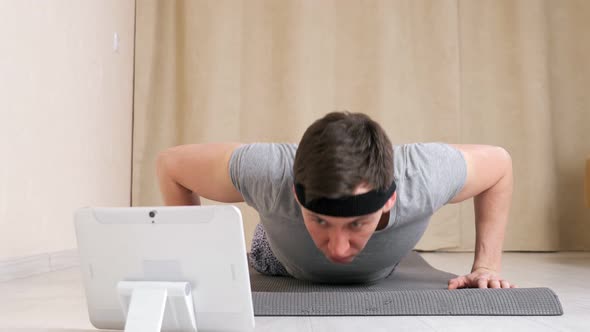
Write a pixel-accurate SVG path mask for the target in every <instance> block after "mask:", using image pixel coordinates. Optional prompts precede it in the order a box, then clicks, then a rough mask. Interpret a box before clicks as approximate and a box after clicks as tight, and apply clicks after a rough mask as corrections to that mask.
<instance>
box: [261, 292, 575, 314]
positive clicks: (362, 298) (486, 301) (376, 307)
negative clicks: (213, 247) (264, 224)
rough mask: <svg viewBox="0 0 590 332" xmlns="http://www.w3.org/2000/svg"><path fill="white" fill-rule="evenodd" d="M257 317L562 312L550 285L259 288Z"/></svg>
mask: <svg viewBox="0 0 590 332" xmlns="http://www.w3.org/2000/svg"><path fill="white" fill-rule="evenodd" d="M252 298H253V302H254V314H255V315H256V316H560V315H563V308H562V306H561V303H560V301H559V299H558V297H557V295H556V294H555V293H554V292H553V291H552V290H551V289H549V288H514V289H473V288H471V289H458V290H446V289H436V290H397V291H379V292H364V293H343V292H313V293H271V292H268V293H267V292H253V293H252Z"/></svg>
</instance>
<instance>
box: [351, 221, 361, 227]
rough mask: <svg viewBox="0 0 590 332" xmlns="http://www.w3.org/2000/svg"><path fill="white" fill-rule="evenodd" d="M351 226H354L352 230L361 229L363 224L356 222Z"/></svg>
mask: <svg viewBox="0 0 590 332" xmlns="http://www.w3.org/2000/svg"><path fill="white" fill-rule="evenodd" d="M350 225H351V226H352V228H359V227H361V226H362V225H363V224H361V223H359V222H356V221H355V222H352V223H351V224H350Z"/></svg>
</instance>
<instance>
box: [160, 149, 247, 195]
mask: <svg viewBox="0 0 590 332" xmlns="http://www.w3.org/2000/svg"><path fill="white" fill-rule="evenodd" d="M240 145H242V144H241V143H209V144H188V145H179V146H175V147H171V148H168V149H166V150H164V151H162V152H160V153H159V154H158V159H157V165H156V170H157V175H158V182H159V185H160V192H161V193H162V197H163V199H164V203H165V204H166V205H200V204H201V200H200V197H201V196H202V197H205V198H207V199H211V200H214V201H218V202H224V203H237V202H243V201H244V198H243V197H242V195H241V194H240V192H239V191H238V190H237V189H236V188H235V187H234V185H233V183H232V181H231V178H230V175H229V160H230V158H231V155H232V152H233V151H234V150H235V149H236V148H237V147H239V146H240Z"/></svg>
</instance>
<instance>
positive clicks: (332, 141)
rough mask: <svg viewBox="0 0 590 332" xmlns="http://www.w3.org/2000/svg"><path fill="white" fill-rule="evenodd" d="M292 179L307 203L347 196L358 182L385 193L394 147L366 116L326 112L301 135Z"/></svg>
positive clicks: (376, 124)
mask: <svg viewBox="0 0 590 332" xmlns="http://www.w3.org/2000/svg"><path fill="white" fill-rule="evenodd" d="M293 176H294V178H295V182H296V183H298V184H301V185H303V187H304V188H305V200H306V201H310V200H313V199H316V198H321V197H325V198H339V197H343V196H349V195H352V193H353V192H354V190H355V189H356V188H357V187H358V186H359V185H360V184H361V183H367V184H368V185H369V186H370V187H371V188H372V189H376V190H386V189H388V188H389V186H390V185H391V183H392V182H393V148H392V146H391V142H390V141H389V138H388V137H387V134H386V133H385V131H384V130H383V128H381V126H380V125H379V124H378V123H377V122H375V121H373V120H371V118H369V116H367V115H366V114H362V113H350V112H332V113H328V114H326V115H325V116H324V117H323V118H321V119H319V120H317V121H315V122H314V123H313V124H312V125H311V126H310V127H309V128H307V130H306V131H305V133H304V134H303V137H302V138H301V142H300V143H299V147H298V148H297V152H296V154H295V161H294V164H293Z"/></svg>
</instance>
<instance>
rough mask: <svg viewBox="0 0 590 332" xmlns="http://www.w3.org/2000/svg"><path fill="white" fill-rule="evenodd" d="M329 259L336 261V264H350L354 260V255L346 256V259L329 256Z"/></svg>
mask: <svg viewBox="0 0 590 332" xmlns="http://www.w3.org/2000/svg"><path fill="white" fill-rule="evenodd" d="M328 260H329V261H330V262H332V263H335V264H350V263H352V261H353V260H354V256H351V257H348V258H344V259H337V258H330V257H328Z"/></svg>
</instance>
